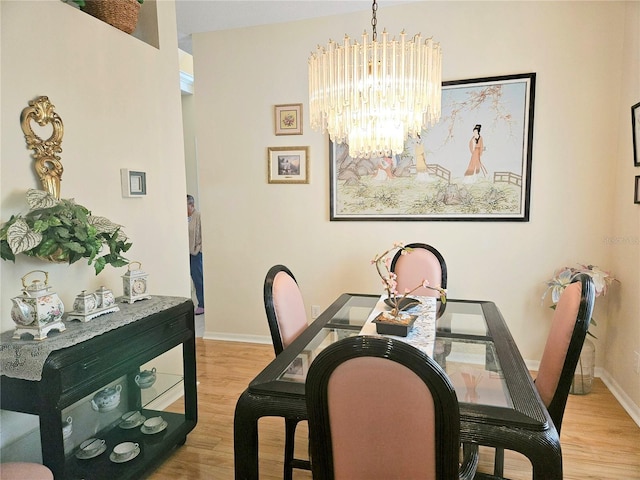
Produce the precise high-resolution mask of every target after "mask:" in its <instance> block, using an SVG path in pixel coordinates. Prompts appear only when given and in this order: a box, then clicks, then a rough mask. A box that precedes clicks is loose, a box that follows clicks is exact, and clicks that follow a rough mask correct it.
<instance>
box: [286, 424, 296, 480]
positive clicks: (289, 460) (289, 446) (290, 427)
mask: <svg viewBox="0 0 640 480" xmlns="http://www.w3.org/2000/svg"><path fill="white" fill-rule="evenodd" d="M284 425H285V437H284V480H293V448H294V445H295V439H296V426H297V425H298V421H297V420H291V419H288V418H286V419H285V420H284Z"/></svg>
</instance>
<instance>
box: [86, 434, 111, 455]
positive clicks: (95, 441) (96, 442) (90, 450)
mask: <svg viewBox="0 0 640 480" xmlns="http://www.w3.org/2000/svg"><path fill="white" fill-rule="evenodd" d="M104 443H105V442H104V440H101V439H99V438H89V439H87V440H85V441H84V442H82V443H81V444H80V450H82V451H83V452H84V453H86V454H87V455H93V454H94V453H97V452H98V451H99V450H100V449H101V448H102V446H103V445H104Z"/></svg>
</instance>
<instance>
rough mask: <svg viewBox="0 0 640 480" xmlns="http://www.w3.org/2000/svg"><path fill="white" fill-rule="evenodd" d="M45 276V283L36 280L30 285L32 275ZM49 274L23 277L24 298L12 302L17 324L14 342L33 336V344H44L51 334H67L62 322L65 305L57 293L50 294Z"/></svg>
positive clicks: (13, 318)
mask: <svg viewBox="0 0 640 480" xmlns="http://www.w3.org/2000/svg"><path fill="white" fill-rule="evenodd" d="M38 273H40V274H42V275H43V279H37V278H36V279H34V280H32V281H31V283H30V284H27V278H29V277H30V276H31V275H32V274H38ZM50 290H51V287H50V286H49V273H48V272H45V271H44V270H33V271H31V272H29V273H27V274H26V275H25V276H24V277H22V295H20V296H19V297H14V298H12V299H11V301H12V302H13V306H12V307H11V319H12V320H13V321H14V322H15V324H16V329H15V331H14V333H13V338H15V339H19V338H20V337H21V336H22V334H23V333H30V334H31V335H33V338H34V340H44V339H45V338H47V335H48V333H49V332H50V331H51V330H58V331H59V332H63V331H64V330H66V327H65V325H64V323H63V322H62V315H63V314H64V304H63V303H62V300H60V297H58V294H57V293H53V292H51V291H50Z"/></svg>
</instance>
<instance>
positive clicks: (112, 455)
mask: <svg viewBox="0 0 640 480" xmlns="http://www.w3.org/2000/svg"><path fill="white" fill-rule="evenodd" d="M138 455H140V447H136V448H135V450H134V451H133V453H132V454H131V455H129V456H128V457H127V458H123V459H118V458H117V457H116V454H115V453H113V452H111V454H110V455H109V460H111V461H112V462H113V463H125V462H128V461H129V460H133V459H134V458H136V457H137V456H138Z"/></svg>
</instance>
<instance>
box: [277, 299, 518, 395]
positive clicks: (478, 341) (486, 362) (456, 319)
mask: <svg viewBox="0 0 640 480" xmlns="http://www.w3.org/2000/svg"><path fill="white" fill-rule="evenodd" d="M378 300H379V297H377V296H353V297H351V298H350V299H348V300H347V302H345V304H344V305H343V306H342V307H341V308H340V309H339V310H338V311H337V312H336V314H335V315H334V316H333V317H332V318H331V319H329V321H328V322H327V323H326V324H325V326H324V327H323V328H321V329H320V330H319V331H318V332H317V333H316V335H315V336H314V337H313V338H312V339H311V340H310V341H309V342H308V343H307V344H306V345H305V347H304V348H303V349H302V351H301V352H300V353H299V354H298V355H297V356H296V357H295V358H294V359H293V361H292V362H291V363H289V364H288V365H287V366H286V367H285V368H284V370H282V371H281V372H280V374H279V375H278V376H277V377H276V378H275V380H276V381H281V382H293V383H300V384H303V383H304V381H305V379H306V374H307V371H308V368H309V365H311V362H313V360H314V359H315V358H316V356H317V355H318V354H319V353H320V352H321V351H322V350H324V349H325V348H326V347H327V346H329V345H331V344H332V343H334V342H337V341H338V340H341V339H343V338H346V337H351V336H356V335H359V334H360V329H361V328H362V326H363V325H364V324H365V323H366V321H367V319H368V318H369V317H370V315H371V313H372V311H373V309H374V307H375V306H376V303H377V302H378ZM433 358H434V360H436V361H437V362H438V364H439V365H440V366H441V367H442V369H443V370H444V371H445V372H446V373H447V375H448V376H449V379H450V380H451V383H452V384H453V386H454V388H455V390H456V392H457V394H458V400H459V401H460V402H465V403H479V404H483V405H492V406H498V407H512V401H511V398H510V396H509V394H508V388H507V385H506V383H505V380H504V375H503V374H502V370H501V367H500V363H499V362H498V357H497V355H496V351H495V345H494V343H493V341H492V340H491V338H490V337H489V334H488V328H487V324H486V321H485V317H484V314H483V311H482V306H481V305H479V304H477V303H465V302H456V301H450V302H447V303H446V305H445V306H444V308H443V309H442V308H441V310H440V311H439V316H438V319H437V321H436V341H435V346H434V354H433Z"/></svg>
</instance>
